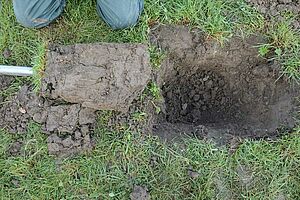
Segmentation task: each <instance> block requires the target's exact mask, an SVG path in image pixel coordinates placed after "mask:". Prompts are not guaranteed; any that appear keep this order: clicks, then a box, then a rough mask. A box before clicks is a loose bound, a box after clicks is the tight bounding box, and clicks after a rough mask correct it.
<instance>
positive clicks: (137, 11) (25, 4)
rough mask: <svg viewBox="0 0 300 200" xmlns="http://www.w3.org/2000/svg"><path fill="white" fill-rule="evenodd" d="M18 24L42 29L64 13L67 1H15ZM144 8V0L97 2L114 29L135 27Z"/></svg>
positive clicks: (100, 11)
mask: <svg viewBox="0 0 300 200" xmlns="http://www.w3.org/2000/svg"><path fill="white" fill-rule="evenodd" d="M13 4H14V11H15V15H16V17H17V20H18V22H20V23H21V24H22V25H23V26H25V27H31V28H41V27H44V26H47V25H48V24H50V23H51V22H52V21H53V20H54V19H56V18H57V17H58V16H59V15H60V14H61V13H62V11H63V9H64V7H65V4H66V1H65V0H13ZM143 8H144V0H97V12H98V14H99V15H100V16H101V17H102V18H103V20H104V21H105V22H106V23H107V24H108V25H109V26H110V27H111V28H113V29H122V28H126V27H130V26H134V25H135V24H136V23H137V21H138V19H139V16H140V15H141V13H142V11H143Z"/></svg>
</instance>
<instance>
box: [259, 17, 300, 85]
mask: <svg viewBox="0 0 300 200" xmlns="http://www.w3.org/2000/svg"><path fill="white" fill-rule="evenodd" d="M294 17H296V16H293V15H290V14H286V15H284V18H283V19H282V20H280V21H276V20H275V19H274V20H273V22H272V23H270V25H269V27H268V30H267V37H268V39H269V41H270V43H269V44H265V45H264V46H268V49H269V50H272V51H274V53H275V54H274V58H273V59H276V60H278V61H280V62H281V63H282V65H283V70H282V72H283V75H285V76H287V77H288V78H289V79H290V80H293V81H295V82H297V83H299V80H300V57H299V55H300V32H299V31H295V30H294V29H293V28H292V25H291V23H292V20H293V18H294Z"/></svg>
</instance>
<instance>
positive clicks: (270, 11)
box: [246, 0, 300, 30]
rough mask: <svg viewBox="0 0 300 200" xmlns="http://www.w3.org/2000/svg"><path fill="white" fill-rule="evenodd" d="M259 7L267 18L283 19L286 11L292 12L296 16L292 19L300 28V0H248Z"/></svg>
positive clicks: (293, 23)
mask: <svg viewBox="0 0 300 200" xmlns="http://www.w3.org/2000/svg"><path fill="white" fill-rule="evenodd" d="M246 2H248V3H249V4H250V5H252V6H254V7H255V8H257V10H258V11H259V12H260V13H261V14H263V15H264V16H265V17H266V18H267V19H270V18H275V19H277V20H282V19H283V15H284V13H285V12H291V13H293V14H294V15H295V16H296V17H295V19H293V20H292V26H293V27H294V29H296V30H299V29H300V1H299V0H268V1H265V0H246Z"/></svg>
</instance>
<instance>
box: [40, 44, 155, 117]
mask: <svg viewBox="0 0 300 200" xmlns="http://www.w3.org/2000/svg"><path fill="white" fill-rule="evenodd" d="M150 75H151V67H150V58H149V53H148V50H147V46H146V45H142V44H108V43H103V44H77V45H70V46H56V47H55V48H53V49H52V50H50V51H49V53H48V55H47V68H46V71H45V77H44V79H43V81H42V95H43V96H45V97H48V98H51V99H57V98H62V99H63V100H65V101H67V102H70V103H80V104H82V106H83V107H87V108H92V109H96V110H117V111H122V112H126V111H127V110H128V108H129V106H130V104H131V103H132V101H133V100H134V99H135V98H136V97H137V96H138V95H139V94H140V93H141V92H142V91H143V90H144V88H145V87H146V85H147V82H148V81H149V79H150Z"/></svg>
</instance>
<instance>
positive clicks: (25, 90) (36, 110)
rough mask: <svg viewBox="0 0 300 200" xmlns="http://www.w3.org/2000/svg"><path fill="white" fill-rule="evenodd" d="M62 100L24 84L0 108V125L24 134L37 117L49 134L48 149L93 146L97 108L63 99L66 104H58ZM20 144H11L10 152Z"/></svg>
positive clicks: (74, 149)
mask: <svg viewBox="0 0 300 200" xmlns="http://www.w3.org/2000/svg"><path fill="white" fill-rule="evenodd" d="M61 103H62V102H58V101H53V100H52V101H50V100H47V99H44V98H42V97H40V96H38V95H37V94H35V93H34V92H33V91H32V90H31V88H30V87H28V86H26V85H25V86H23V87H22V88H21V89H20V91H19V92H18V93H17V94H16V95H15V96H13V97H11V99H9V100H8V102H6V103H5V104H3V106H2V107H1V108H0V128H5V129H7V130H8V131H9V132H10V133H18V134H25V133H26V130H27V125H28V124H29V123H30V122H31V121H35V122H37V123H40V124H41V125H42V130H43V131H44V132H45V133H46V134H47V135H49V137H48V150H49V153H51V154H56V155H69V154H72V153H76V152H78V151H81V150H89V149H91V148H92V146H93V141H92V140H91V137H90V135H91V134H92V132H93V129H94V123H95V121H96V113H95V110H93V109H90V108H83V107H81V105H80V104H66V103H65V102H64V105H58V104H61ZM19 144H20V142H18V145H15V144H13V145H12V147H11V149H10V150H9V151H10V152H11V153H10V154H17V152H15V151H16V150H15V149H16V147H18V146H20V145H19ZM14 152H15V153H14Z"/></svg>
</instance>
